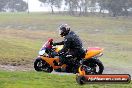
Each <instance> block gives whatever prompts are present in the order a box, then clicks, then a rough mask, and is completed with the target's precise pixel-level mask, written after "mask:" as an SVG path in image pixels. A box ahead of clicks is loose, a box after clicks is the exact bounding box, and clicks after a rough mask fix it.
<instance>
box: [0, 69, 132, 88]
mask: <svg viewBox="0 0 132 88" xmlns="http://www.w3.org/2000/svg"><path fill="white" fill-rule="evenodd" d="M124 87H125V88H131V87H132V83H130V84H86V85H82V86H80V85H79V84H77V83H76V81H75V75H56V74H47V73H41V72H34V71H32V72H6V71H0V88H124Z"/></svg>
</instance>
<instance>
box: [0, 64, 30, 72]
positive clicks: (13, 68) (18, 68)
mask: <svg viewBox="0 0 132 88" xmlns="http://www.w3.org/2000/svg"><path fill="white" fill-rule="evenodd" d="M0 70H6V71H31V70H33V68H29V67H25V66H12V65H0Z"/></svg>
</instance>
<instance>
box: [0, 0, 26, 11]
mask: <svg viewBox="0 0 132 88" xmlns="http://www.w3.org/2000/svg"><path fill="white" fill-rule="evenodd" d="M27 8H28V7H27V3H26V2H24V1H23V0H0V11H4V12H6V11H10V12H15V11H17V12H18V11H26V10H27Z"/></svg>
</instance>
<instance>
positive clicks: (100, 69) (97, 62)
mask: <svg viewBox="0 0 132 88" xmlns="http://www.w3.org/2000/svg"><path fill="white" fill-rule="evenodd" d="M89 64H93V65H95V66H96V67H92V66H91V65H89ZM97 67H98V71H97V72H96V70H97ZM82 69H85V72H86V75H87V74H102V73H103V70H104V66H103V64H102V62H101V61H100V60H99V59H91V60H89V61H86V62H85V64H84V65H82ZM87 69H92V70H91V72H90V70H89V71H88V70H87Z"/></svg>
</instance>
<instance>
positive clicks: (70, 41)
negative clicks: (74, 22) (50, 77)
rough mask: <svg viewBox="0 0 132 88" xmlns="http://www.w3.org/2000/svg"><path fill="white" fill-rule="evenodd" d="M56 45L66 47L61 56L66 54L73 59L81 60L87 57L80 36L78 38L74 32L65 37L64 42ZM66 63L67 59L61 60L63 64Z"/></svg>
mask: <svg viewBox="0 0 132 88" xmlns="http://www.w3.org/2000/svg"><path fill="white" fill-rule="evenodd" d="M55 44H56V45H64V47H63V49H62V50H61V51H60V52H59V54H61V53H64V54H68V55H72V56H73V57H77V58H78V59H81V58H82V57H83V56H84V55H85V51H84V49H83V48H82V41H81V40H80V38H79V36H77V35H76V34H75V33H74V32H73V31H70V32H69V33H68V35H66V36H65V37H64V41H62V42H59V43H55ZM65 62H66V59H65V58H61V63H65Z"/></svg>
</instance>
